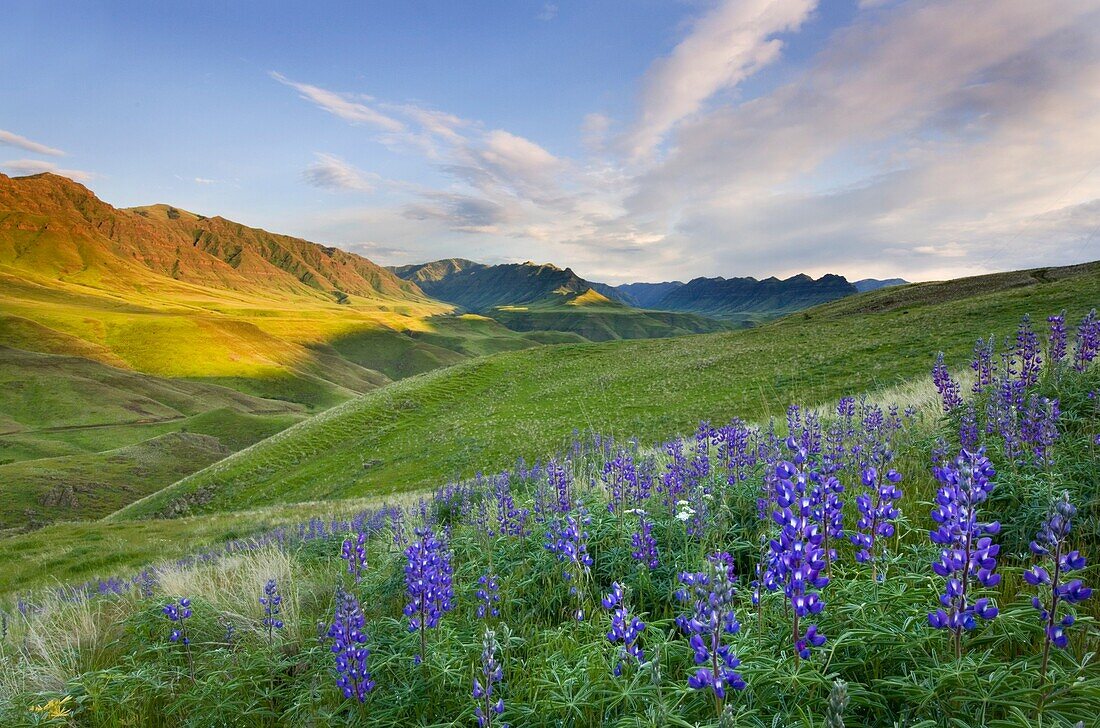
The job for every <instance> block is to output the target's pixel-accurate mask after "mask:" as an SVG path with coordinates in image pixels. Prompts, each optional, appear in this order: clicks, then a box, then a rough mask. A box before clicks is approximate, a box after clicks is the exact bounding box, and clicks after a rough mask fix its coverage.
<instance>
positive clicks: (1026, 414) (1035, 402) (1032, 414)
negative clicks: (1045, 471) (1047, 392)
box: [1019, 394, 1062, 465]
mask: <svg viewBox="0 0 1100 728" xmlns="http://www.w3.org/2000/svg"><path fill="white" fill-rule="evenodd" d="M1061 414H1062V410H1061V406H1060V404H1059V402H1058V400H1056V399H1047V398H1046V397H1040V396H1039V395H1037V394H1032V395H1031V396H1030V397H1029V398H1028V401H1027V406H1026V407H1025V408H1024V411H1023V414H1022V416H1021V418H1020V424H1019V436H1020V445H1021V446H1022V447H1021V449H1022V448H1023V447H1030V449H1031V456H1032V457H1033V458H1034V460H1035V462H1036V463H1038V464H1040V465H1045V464H1049V463H1050V447H1051V445H1053V444H1054V441H1055V440H1057V439H1058V418H1059V417H1060V416H1061ZM1020 454H1021V455H1022V454H1023V453H1022V452H1021V453H1020Z"/></svg>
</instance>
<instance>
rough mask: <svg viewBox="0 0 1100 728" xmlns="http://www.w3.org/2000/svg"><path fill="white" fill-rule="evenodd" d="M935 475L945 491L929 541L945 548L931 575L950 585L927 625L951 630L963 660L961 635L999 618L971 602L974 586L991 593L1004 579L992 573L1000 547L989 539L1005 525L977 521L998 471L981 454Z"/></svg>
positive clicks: (962, 456)
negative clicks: (980, 586)
mask: <svg viewBox="0 0 1100 728" xmlns="http://www.w3.org/2000/svg"><path fill="white" fill-rule="evenodd" d="M934 474H935V476H936V480H938V481H939V482H940V484H941V486H940V489H939V490H938V491H937V493H936V501H935V502H936V506H935V508H933V509H932V520H933V521H935V522H936V523H938V524H939V526H937V527H936V528H935V529H934V530H932V531H930V532H929V533H928V537H929V539H931V541H932V543H934V544H937V545H939V546H942V547H943V549H942V550H941V551H940V559H939V561H937V562H935V563H934V564H932V570H933V571H935V572H936V574H938V575H939V576H942V577H944V578H945V579H946V580H947V588H946V590H945V591H944V593H943V594H942V595H941V596H940V604H941V605H942V608H940V609H937V610H936V611H935V612H931V613H929V615H928V623H929V624H930V625H931V626H932V627H934V628H936V629H947V630H951V632H952V640H953V642H954V645H955V655H956V657H962V635H963V631H964V630H972V629H974V628H975V627H976V626H977V622H976V619H975V618H981V619H984V620H990V619H993V618H994V617H996V616H997V607H996V606H995V605H994V604H993V602H992V601H991V600H990V599H988V598H986V597H980V598H978V599H974V600H973V601H972V600H971V599H972V596H973V589H974V588H975V586H976V584H974V583H973V582H977V584H980V585H982V586H985V587H992V586H995V585H997V584H998V583H999V582H1000V580H1001V575H1000V574H995V573H994V570H995V569H996V568H997V554H998V553H1000V550H1001V547H1000V546H998V545H996V544H994V543H993V539H991V538H990V536H991V535H996V534H997V533H998V532H1000V530H1001V525H1000V523H998V522H997V521H991V522H982V521H979V520H978V510H979V506H980V505H981V504H982V503H983V502H984V501H985V500H986V499H987V498H988V497H989V494H990V492H991V491H992V490H993V488H994V486H995V485H996V484H995V483H994V482H993V477H994V476H995V475H996V471H995V470H994V469H993V464H992V463H990V462H989V458H987V457H986V456H985V450H984V449H982V448H979V449H978V450H977V451H976V452H970V451H968V450H962V451H961V452H960V453H959V456H958V457H957V458H956V459H955V461H954V462H953V463H948V464H947V465H945V466H942V467H936V468H934Z"/></svg>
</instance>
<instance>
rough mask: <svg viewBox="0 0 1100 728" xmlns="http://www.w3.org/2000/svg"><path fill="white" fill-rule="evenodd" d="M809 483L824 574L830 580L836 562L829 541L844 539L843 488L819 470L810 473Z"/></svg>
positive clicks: (834, 478) (839, 483)
mask: <svg viewBox="0 0 1100 728" xmlns="http://www.w3.org/2000/svg"><path fill="white" fill-rule="evenodd" d="M810 482H811V483H813V488H814V490H815V491H817V492H815V493H814V494H813V498H812V501H813V503H814V504H815V505H814V507H813V513H814V520H815V521H817V522H818V524H819V525H820V529H821V549H822V552H823V554H824V557H825V572H826V574H828V575H829V577H830V578H832V573H833V561H835V560H836V549H835V548H833V547H832V546H831V545H830V541H840V540H841V539H843V538H844V501H843V500H841V498H840V495H841V494H842V493H843V492H844V486H843V485H842V484H841V482H840V479H839V478H837V477H836V476H835V475H831V474H827V473H826V472H822V471H819V470H812V471H811V472H810Z"/></svg>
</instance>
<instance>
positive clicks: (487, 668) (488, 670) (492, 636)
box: [473, 627, 508, 728]
mask: <svg viewBox="0 0 1100 728" xmlns="http://www.w3.org/2000/svg"><path fill="white" fill-rule="evenodd" d="M481 645H482V647H481V678H480V679H478V678H477V677H476V676H475V677H474V692H473V695H474V700H476V701H477V707H476V708H475V709H474V714H475V715H476V716H477V725H478V728H493V725H494V723H493V719H494V718H496V717H498V716H500V715H501V714H503V713H504V698H502V697H497V698H496V700H494V699H493V693H494V692H496V691H497V690H499V689H500V682H501V681H502V680H503V679H504V666H503V665H501V664H500V662H499V661H498V660H497V653H498V652H499V651H500V644H499V643H498V642H497V636H496V633H495V632H493V630H491V629H489V628H488V627H486V628H485V637H484V638H483V639H482V642H481ZM497 728H508V724H507V723H500V724H498V726H497Z"/></svg>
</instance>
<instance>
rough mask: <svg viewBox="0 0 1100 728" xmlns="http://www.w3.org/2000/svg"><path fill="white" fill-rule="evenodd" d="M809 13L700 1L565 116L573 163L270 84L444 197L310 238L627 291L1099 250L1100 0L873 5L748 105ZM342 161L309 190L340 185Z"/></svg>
mask: <svg viewBox="0 0 1100 728" xmlns="http://www.w3.org/2000/svg"><path fill="white" fill-rule="evenodd" d="M817 11H818V9H817V7H816V2H814V0H727V1H726V2H720V3H718V4H716V5H714V6H713V7H712V8H710V9H709V10H707V11H706V12H703V13H701V14H700V15H699V16H698V17H697V18H696V19H695V21H694V22H692V23H690V24H689V25H688V26H686V29H685V31H684V34H683V37H682V38H681V39H680V40H679V42H678V43H677V44H676V45H675V47H674V48H673V49H672V51H671V52H670V53H669V54H668V55H667V56H664V57H661V58H657V59H655V60H654V61H653V62H652V65H651V67H650V68H649V70H648V72H647V73H646V74H645V75H644V77H643V78H641V79H639V91H638V95H637V109H636V110H634V111H626V112H625V113H623V114H622V115H621V116H616V115H615V114H609V113H607V112H606V111H593V113H591V114H589V115H588V116H587V117H586V118H585V119H584V120H583V122H582V123H580V124H579V128H578V129H577V138H578V140H579V141H581V142H582V144H581V145H580V146H582V147H583V149H585V150H586V151H585V153H584V155H583V156H580V157H575V158H568V157H565V156H562V155H558V154H555V153H554V152H553V151H552V150H549V149H547V148H545V147H544V146H542V145H540V144H539V143H538V142H537V141H536V140H532V139H527V138H524V137H522V136H520V135H517V134H515V133H512V132H510V131H508V130H505V129H496V128H487V127H486V126H485V125H484V124H483V123H481V122H480V121H478V120H473V119H462V118H459V117H457V116H454V115H451V114H448V113H446V112H444V111H439V110H434V109H430V108H425V107H422V106H416V105H408V104H397V103H391V102H385V101H379V100H376V99H373V98H371V97H369V96H366V95H363V94H353V93H348V92H342V91H330V90H326V89H321V88H318V87H316V86H312V85H308V84H305V83H300V82H296V81H291V80H289V79H287V78H286V77H284V76H281V75H279V74H277V73H273V74H272V76H273V77H274V78H275V79H276V80H278V81H279V82H280V83H284V84H286V85H287V86H289V87H291V88H293V89H295V90H296V91H298V92H299V94H300V95H301V97H302V98H303V99H305V100H307V101H309V102H311V103H313V104H314V105H316V106H317V107H318V108H320V109H322V110H324V111H326V112H328V113H330V114H333V115H335V116H337V117H338V118H340V119H342V120H344V121H346V122H348V123H350V124H354V125H357V126H363V127H364V128H365V131H366V133H367V135H368V136H369V138H370V139H372V140H375V141H378V142H381V143H383V144H385V145H386V146H387V147H388V148H390V149H392V150H395V151H399V152H401V153H408V154H413V155H417V156H419V157H420V158H422V159H424V160H427V161H429V162H430V163H431V164H433V165H434V166H435V168H436V170H437V171H438V172H439V174H440V175H441V176H442V179H443V180H444V181H445V182H444V184H441V185H438V186H434V187H424V186H422V185H421V186H418V185H413V184H408V183H402V186H401V189H403V190H404V194H405V196H406V199H404V201H400V202H398V203H396V204H397V206H396V207H392V206H391V207H389V208H387V209H372V208H369V207H362V208H358V209H355V210H349V211H348V213H347V214H346V215H343V216H339V219H338V220H337V221H335V222H332V223H331V224H330V225H329V227H327V228H324V229H320V230H318V232H321V233H323V234H327V235H329V236H330V237H332V236H335V237H338V238H339V237H343V238H345V239H348V240H354V239H355V225H357V224H359V223H360V222H361V221H367V220H369V221H371V222H372V223H373V224H374V225H376V228H375V230H374V232H373V233H372V239H374V240H393V241H394V242H393V245H392V248H393V249H394V250H401V251H405V252H406V253H407V254H408V256H409V258H414V259H429V258H434V257H441V256H443V255H457V254H463V253H464V254H466V255H467V257H475V256H476V255H480V256H481V257H485V258H492V259H516V260H526V259H537V260H554V261H558V262H562V263H566V264H569V265H571V266H573V267H574V268H576V269H577V270H579V271H580V272H582V274H584V275H586V276H589V277H592V278H602V279H607V280H611V281H626V280H666V279H670V278H684V277H688V278H690V277H692V276H693V275H704V274H705V275H716V274H721V275H727V276H731V275H772V274H775V275H789V274H792V273H795V272H803V271H804V272H809V273H811V274H815V275H818V274H821V273H825V272H839V273H844V274H847V275H850V276H853V277H856V276H858V277H862V276H875V277H885V276H893V275H902V276H905V277H908V278H911V279H927V278H937V277H946V276H954V275H965V274H973V273H979V272H985V271H988V270H1000V269H1006V268H1010V267H1013V268H1014V267H1025V266H1031V265H1048V264H1058V263H1069V262H1076V261H1079V260H1083V259H1087V258H1096V257H1100V256H1098V255H1097V252H1098V249H1100V237H1098V231H1100V33H1097V32H1096V29H1097V28H1100V1H1098V0H1048V2H1045V3H1035V2H1033V0H998V2H996V3H990V2H987V1H985V0H981V1H979V0H913V1H910V2H894V3H881V2H863V3H861V5H860V8H859V9H858V11H857V12H856V14H855V16H854V17H853V18H852V20H851V21H850V22H849V23H848V24H847V25H845V26H844V27H840V28H837V29H835V30H833V31H832V32H831V33H830V34H829V35H828V37H827V38H825V40H824V42H823V43H821V45H820V49H819V50H817V51H816V52H815V53H814V54H813V55H812V56H810V57H808V58H804V59H799V61H798V62H797V63H794V62H791V63H787V64H785V65H782V68H783V71H784V72H783V73H782V74H774V77H775V78H776V79H778V80H775V81H773V82H772V83H771V84H770V85H768V86H766V87H764V88H762V89H761V88H757V87H752V89H751V92H750V90H749V89H747V88H746V82H747V81H748V80H749V79H752V78H753V77H754V76H755V75H756V74H758V72H759V71H760V70H762V69H764V68H767V67H773V66H778V65H780V64H784V63H785V60H786V59H785V58H784V52H785V48H786V47H787V46H789V45H790V44H792V43H795V42H798V38H799V33H800V32H801V30H803V29H804V28H805V27H806V26H807V24H810V23H812V22H813V21H814V19H815V17H816V13H817ZM334 160H335V161H339V160H336V158H332V159H331V160H322V159H320V158H319V161H318V162H317V163H316V164H315V165H314V166H313V167H311V168H310V170H315V171H314V172H311V171H310V170H307V172H306V177H307V180H308V181H310V182H311V183H312V184H319V185H321V186H333V187H343V188H347V187H346V186H343V185H342V184H341V182H340V181H339V180H341V179H343V178H342V177H341V175H340V174H339V168H338V165H335V164H334V163H333V162H334ZM322 168H324V170H325V171H324V173H323V174H322V171H321V169H322ZM361 178H362V177H361V176H360V177H356V176H352V177H351V178H350V179H351V180H355V179H361ZM322 180H325V182H322ZM329 180H331V181H329ZM402 226H404V227H402ZM382 236H387V237H382ZM383 247H384V246H383ZM387 262H397V261H387Z"/></svg>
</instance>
